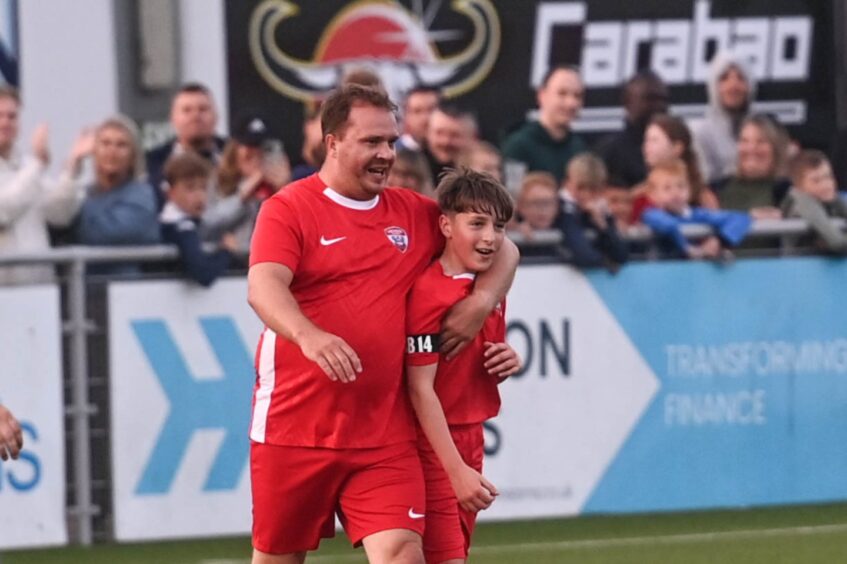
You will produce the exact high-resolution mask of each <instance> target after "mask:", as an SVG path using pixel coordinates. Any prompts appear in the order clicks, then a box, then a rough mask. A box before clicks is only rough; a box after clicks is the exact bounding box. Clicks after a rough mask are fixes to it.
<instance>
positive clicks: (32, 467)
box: [0, 286, 68, 550]
mask: <svg viewBox="0 0 847 564" xmlns="http://www.w3.org/2000/svg"><path fill="white" fill-rule="evenodd" d="M61 326H62V323H61V317H60V313H59V292H58V288H56V287H54V286H34V287H27V288H23V287H22V288H0V359H2V368H0V370H2V373H0V403H2V404H3V405H4V406H6V407H7V408H9V409H10V410H11V411H12V413H14V415H15V417H16V418H17V419H18V420H19V421H20V423H21V426H22V428H23V435H24V449H23V452H22V453H21V455H20V458H19V459H18V460H15V461H6V462H3V461H0V550H3V549H12V548H21V547H35V546H49V545H61V544H66V543H67V542H68V532H67V526H66V520H65V426H64V409H63V403H62V357H61V353H62V348H61V333H60V332H61Z"/></svg>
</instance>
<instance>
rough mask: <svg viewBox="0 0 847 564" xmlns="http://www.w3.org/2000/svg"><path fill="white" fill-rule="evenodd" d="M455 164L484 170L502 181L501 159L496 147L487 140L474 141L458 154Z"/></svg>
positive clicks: (477, 170)
mask: <svg viewBox="0 0 847 564" xmlns="http://www.w3.org/2000/svg"><path fill="white" fill-rule="evenodd" d="M457 164H458V165H459V166H462V167H465V168H469V169H471V170H473V171H476V172H484V173H486V174H490V175H491V176H493V177H494V179H495V180H497V182H501V183H502V182H503V159H502V157H501V156H500V151H498V150H497V147H495V146H494V145H492V144H491V143H488V142H487V141H474V142H473V143H471V145H470V146H469V147H468V148H467V150H465V152H463V153H462V154H461V155H459V158H458V161H457Z"/></svg>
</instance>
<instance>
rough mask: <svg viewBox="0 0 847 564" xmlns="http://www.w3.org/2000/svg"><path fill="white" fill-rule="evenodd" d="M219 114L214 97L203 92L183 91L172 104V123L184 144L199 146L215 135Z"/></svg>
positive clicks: (178, 137) (177, 135)
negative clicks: (216, 110) (213, 102)
mask: <svg viewBox="0 0 847 564" xmlns="http://www.w3.org/2000/svg"><path fill="white" fill-rule="evenodd" d="M217 122H218V115H217V113H216V112H215V106H214V104H212V99H211V98H210V97H209V96H207V95H206V94H203V93H202V92H181V93H179V94H177V96H176V98H174V101H173V105H172V106H171V125H172V126H173V128H174V132H175V133H176V137H177V139H178V140H179V142H180V143H182V144H183V145H188V146H190V147H197V146H200V145H204V144H206V143H208V142H209V141H210V140H211V139H212V138H213V137H214V135H215V126H216V125H217Z"/></svg>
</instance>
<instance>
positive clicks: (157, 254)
mask: <svg viewBox="0 0 847 564" xmlns="http://www.w3.org/2000/svg"><path fill="white" fill-rule="evenodd" d="M833 222H834V224H835V225H837V226H838V227H839V228H841V229H843V228H844V227H845V225H847V223H845V222H844V221H843V220H833ZM682 232H683V234H684V235H685V236H686V237H688V238H690V239H698V238H702V237H704V236H707V235H709V234H710V233H711V230H710V228H709V227H707V226H702V225H686V226H684V227H683V228H682ZM810 233H811V231H810V228H809V225H808V224H807V223H806V222H805V221H803V220H799V219H790V220H760V221H756V222H754V224H753V227H752V230H751V232H750V234H749V235H748V238H750V239H762V238H777V239H779V240H780V241H781V242H782V243H783V247H786V245H785V243H786V242H790V241H795V240H797V239H799V238H801V237H804V236H806V235H809V234H810ZM623 235H624V238H625V239H626V240H628V241H631V242H633V243H648V244H649V243H650V242H651V241H653V234H652V233H651V231H650V229H649V228H647V227H643V226H638V227H634V228H630V229H628V230H627V231H625V232H624V234H623ZM509 237H510V238H511V239H512V240H514V241H515V242H516V243H518V244H519V245H521V246H527V247H537V246H556V245H559V244H560V243H561V242H562V235H561V233H559V232H558V231H540V232H536V233H534V234H533V237H532V238H531V239H527V238H525V237H523V236H521V235H520V234H517V233H510V235H509ZM789 246H790V245H789ZM793 252H794V251H793V250H789V251H788V254H793ZM177 257H178V252H177V249H176V247H173V246H168V245H156V246H145V247H80V246H68V247H58V248H54V249H50V250H48V251H44V252H38V253H36V252H31V253H11V254H4V255H0V267H2V266H7V265H9V266H10V265H44V264H47V265H54V266H62V267H64V269H65V271H64V276H63V283H64V284H65V288H66V293H65V300H66V302H67V304H66V305H67V309H66V311H67V314H66V318H65V319H64V320H63V326H62V330H63V333H64V335H65V336H66V337H67V339H68V357H69V358H68V359H67V364H66V367H67V370H68V371H69V374H68V376H69V380H70V401H67V398H66V403H65V405H66V414H67V416H68V417H69V419H70V421H71V423H72V432H71V434H70V436H71V440H72V445H71V448H70V449H69V451H70V453H71V457H72V460H71V465H70V467H71V468H72V477H71V480H70V483H71V485H72V487H73V490H74V493H75V496H74V503H73V505H72V506H71V507H70V508H69V509H68V517H69V520H70V522H72V523H74V524H75V529H74V530H75V533H76V534H75V535H74V540H75V541H76V542H77V543H79V544H83V545H89V544H91V543H92V541H93V524H92V523H93V518H94V517H95V516H96V515H97V514H98V512H99V510H100V508H99V507H97V506H96V505H95V503H94V502H93V500H92V466H91V457H92V448H91V418H92V416H93V415H95V414H96V413H97V410H96V406H95V405H94V404H92V402H91V401H90V398H89V390H88V384H89V376H90V375H89V370H90V366H91V364H90V359H89V351H88V348H87V344H88V337H89V335H90V334H91V333H93V332H94V331H95V328H96V326H95V324H94V322H93V321H92V320H91V319H89V309H88V306H89V302H88V299H89V295H88V280H87V278H86V267H87V266H88V265H91V264H101V263H115V262H120V263H126V262H139V263H145V262H160V263H161V262H173V261H174V260H175V259H176V258H177Z"/></svg>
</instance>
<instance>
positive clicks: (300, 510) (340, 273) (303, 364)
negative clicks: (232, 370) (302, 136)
mask: <svg viewBox="0 0 847 564" xmlns="http://www.w3.org/2000/svg"><path fill="white" fill-rule="evenodd" d="M395 109H396V108H395V106H394V105H393V104H392V103H391V101H390V100H389V99H388V97H387V96H386V95H385V94H384V93H381V92H377V91H374V90H371V89H368V88H364V87H361V86H356V85H350V86H346V87H344V88H343V89H341V90H339V91H337V92H335V93H334V94H333V95H331V96H330V97H329V98H328V99H327V100H326V101H325V102H324V105H323V109H322V112H323V113H322V117H321V125H322V129H323V134H324V139H325V143H326V150H327V158H326V161H325V162H324V164H323V166H322V167H321V170H320V172H319V173H318V174H316V175H313V176H310V177H308V178H305V179H303V180H301V181H298V182H296V183H294V184H291V185H289V186H287V187H286V188H284V189H283V190H281V191H280V192H279V193H277V194H276V195H275V196H274V197H272V198H270V199H269V200H267V201H266V202H265V204H264V205H263V206H262V210H261V212H260V214H259V218H258V220H257V225H256V230H255V233H254V236H253V243H252V249H251V253H250V262H251V267H250V272H249V275H248V282H249V301H250V305H251V306H252V307H253V308H254V310H255V311H256V313H257V314H258V315H259V317H260V318H261V319H262V321H263V322H264V323H265V326H266V329H265V331H264V332H263V334H262V339H261V341H260V343H259V350H258V353H257V359H256V364H257V382H256V388H255V394H254V406H253V419H252V423H251V429H250V437H251V439H252V446H251V478H252V484H253V519H254V523H253V547H254V551H253V562H254V563H255V564H265V563H295V562H296V563H300V562H303V561H304V560H305V557H306V552H307V551H309V550H313V549H315V548H317V546H318V544H319V542H320V539H321V538H323V537H330V536H332V535H333V534H334V515H335V514H336V513H337V514H338V516H339V519H340V520H341V523H342V525H343V526H344V528H345V530H346V531H347V534H348V536H349V537H350V540H351V541H352V542H353V543H354V545H358V544H362V545H364V547H365V551H366V553H367V555H368V558H369V559H370V561H371V562H386V563H389V562H390V563H404V564H405V563H409V564H422V563H423V562H424V559H423V554H422V550H421V534H422V532H423V526H424V515H425V508H424V486H423V477H422V474H421V467H420V461H419V459H418V457H417V452H416V448H415V443H414V440H415V431H414V425H413V415H412V411H411V407H410V404H409V400H408V398H407V396H406V393H405V390H404V387H403V377H402V373H403V354H404V350H405V327H404V326H405V303H406V295H407V293H408V291H409V289H410V288H411V285H412V283H413V282H414V280H415V279H416V278H417V276H418V275H419V274H420V273H421V272H423V270H424V269H425V268H426V266H427V265H428V264H429V263H430V262H431V261H432V259H433V258H434V257H435V256H436V255H437V254H438V253H439V251H440V249H441V247H442V245H443V239H442V236H441V235H440V233H439V231H438V225H437V220H438V217H439V209H438V206H437V205H436V203H435V202H433V201H431V200H429V199H427V198H425V197H423V196H420V195H419V194H417V193H415V192H412V191H410V190H402V189H386V182H387V178H388V172H389V170H390V168H391V165H392V163H393V162H394V142H395V140H396V139H397V122H396V118H395V116H394V111H395ZM517 261H518V253H517V249H516V248H515V247H514V245H512V244H511V243H507V244H505V245H504V247H503V249H502V250H501V252H499V253H498V256H497V257H496V259H495V264H494V265H493V266H492V268H491V269H490V271H489V272H487V273H486V274H485V275H484V276H481V277H480V278H479V279H478V281H477V284H476V289H475V291H474V293H473V294H472V295H471V296H470V297H469V298H468V299H467V300H465V301H464V302H463V303H461V304H460V306H461V307H459V308H458V309H457V310H454V311H453V316H452V319H448V320H447V321H446V322H445V327H446V328H447V329H446V331H445V334H444V335H443V337H445V340H446V344H447V348H448V349H449V350H450V351H451V352H452V353H455V352H457V351H458V349H459V348H461V347H462V346H463V345H464V344H466V343H467V342H468V341H469V340H470V339H472V338H473V336H475V335H476V333H477V332H478V331H479V329H480V328H481V327H482V324H483V322H484V321H485V318H486V317H487V316H488V314H489V313H490V312H491V311H492V310H493V309H494V308H495V307H496V305H497V303H499V301H500V300H501V299H502V297H503V296H504V295H505V293H506V291H507V289H508V287H509V285H510V284H511V280H512V277H513V275H514V271H515V268H516V266H517Z"/></svg>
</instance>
